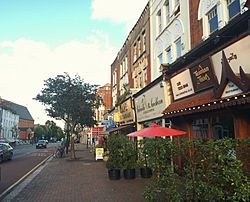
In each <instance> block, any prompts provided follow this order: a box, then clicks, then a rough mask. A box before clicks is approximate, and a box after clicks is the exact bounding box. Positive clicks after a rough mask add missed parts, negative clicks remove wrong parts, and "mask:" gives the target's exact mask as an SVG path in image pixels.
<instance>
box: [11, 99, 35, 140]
mask: <svg viewBox="0 0 250 202" xmlns="http://www.w3.org/2000/svg"><path fill="white" fill-rule="evenodd" d="M6 105H7V106H8V108H10V109H11V110H12V111H13V112H15V113H16V114H17V115H18V116H19V124H18V130H19V139H21V140H31V139H32V138H33V134H34V133H33V131H34V119H33V118H32V116H31V114H30V112H29V110H28V109H27V107H25V106H22V105H19V104H16V103H13V102H10V101H6Z"/></svg>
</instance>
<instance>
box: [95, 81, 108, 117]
mask: <svg viewBox="0 0 250 202" xmlns="http://www.w3.org/2000/svg"><path fill="white" fill-rule="evenodd" d="M96 94H97V96H98V102H99V106H98V108H96V110H95V116H96V117H95V118H96V121H98V122H101V121H103V120H104V116H103V115H104V114H105V113H107V112H108V110H109V109H111V84H109V83H107V84H105V85H104V86H101V87H100V88H99V89H98V90H97V93H96Z"/></svg>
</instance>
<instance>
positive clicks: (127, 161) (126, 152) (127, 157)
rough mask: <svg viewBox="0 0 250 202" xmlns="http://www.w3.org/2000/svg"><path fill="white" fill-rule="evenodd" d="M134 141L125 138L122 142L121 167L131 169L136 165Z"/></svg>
mask: <svg viewBox="0 0 250 202" xmlns="http://www.w3.org/2000/svg"><path fill="white" fill-rule="evenodd" d="M135 146H136V145H135V143H134V142H133V141H132V140H129V139H128V138H126V139H125V141H124V144H123V154H122V158H123V169H133V168H136V166H137V163H136V161H137V151H136V148H135Z"/></svg>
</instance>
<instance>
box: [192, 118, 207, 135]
mask: <svg viewBox="0 0 250 202" xmlns="http://www.w3.org/2000/svg"><path fill="white" fill-rule="evenodd" d="M192 133H193V138H198V139H208V119H207V118H205V119H196V120H193V122H192Z"/></svg>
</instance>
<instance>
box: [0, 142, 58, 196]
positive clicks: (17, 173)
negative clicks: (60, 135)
mask: <svg viewBox="0 0 250 202" xmlns="http://www.w3.org/2000/svg"><path fill="white" fill-rule="evenodd" d="M57 145H58V144H54V143H49V144H48V147H47V149H36V147H35V144H34V145H18V146H16V147H15V148H14V155H13V159H12V160H11V161H5V162H2V163H1V164H0V168H1V173H0V174H1V179H0V195H1V194H2V193H3V192H4V191H5V190H6V189H8V188H9V187H10V186H11V185H13V184H14V183H15V182H17V181H18V180H19V179H20V178H22V177H23V176H24V175H26V174H27V173H28V172H29V171H30V170H32V169H33V168H34V167H35V166H36V165H38V164H39V163H41V162H42V161H43V160H44V159H46V158H47V157H48V156H49V155H51V154H53V153H54V151H55V149H56V146H57Z"/></svg>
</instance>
